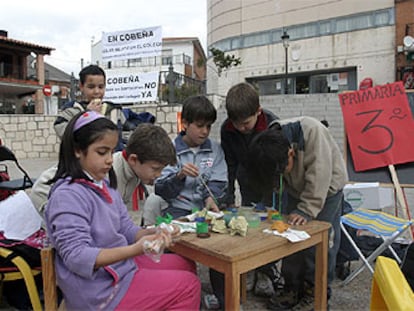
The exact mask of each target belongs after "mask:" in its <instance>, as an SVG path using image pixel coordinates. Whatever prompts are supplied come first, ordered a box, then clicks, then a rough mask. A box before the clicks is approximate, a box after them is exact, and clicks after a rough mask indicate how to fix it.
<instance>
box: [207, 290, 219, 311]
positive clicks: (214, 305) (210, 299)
mask: <svg viewBox="0 0 414 311" xmlns="http://www.w3.org/2000/svg"><path fill="white" fill-rule="evenodd" d="M204 305H205V307H206V309H208V310H218V309H220V303H219V301H218V299H217V297H216V296H215V295H214V294H207V295H204Z"/></svg>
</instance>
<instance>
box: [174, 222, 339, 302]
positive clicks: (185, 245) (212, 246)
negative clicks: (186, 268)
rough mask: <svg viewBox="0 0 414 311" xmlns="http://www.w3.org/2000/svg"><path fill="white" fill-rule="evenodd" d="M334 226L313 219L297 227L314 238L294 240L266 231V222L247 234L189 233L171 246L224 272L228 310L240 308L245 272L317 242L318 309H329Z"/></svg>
mask: <svg viewBox="0 0 414 311" xmlns="http://www.w3.org/2000/svg"><path fill="white" fill-rule="evenodd" d="M330 226H331V225H330V224H329V223H326V222H321V221H311V222H309V223H308V224H306V225H304V226H299V227H296V228H298V229H300V230H305V231H306V232H307V233H308V234H309V235H310V236H311V238H309V239H307V240H305V241H302V242H298V243H291V242H289V241H288V240H287V239H285V238H281V237H277V236H274V235H270V234H265V233H263V232H262V230H263V229H264V228H268V227H269V224H268V223H266V222H262V223H261V225H260V227H259V228H249V230H248V233H247V235H246V236H245V237H242V236H239V235H236V236H231V235H229V234H219V233H212V234H211V237H210V238H207V239H200V238H198V237H197V236H196V234H193V233H186V234H184V235H183V236H182V237H181V239H180V240H179V241H178V242H176V243H175V245H174V246H172V247H170V249H171V250H172V251H173V252H175V253H177V254H180V255H182V256H183V257H187V258H189V259H192V260H194V261H197V262H199V263H201V264H203V265H206V266H208V267H210V268H213V269H214V270H217V271H219V272H222V273H224V275H225V278H224V279H225V286H224V287H225V300H226V305H225V310H239V308H240V291H241V288H240V277H241V275H242V274H244V273H246V272H248V271H250V270H253V269H255V268H257V267H260V266H263V265H265V264H267V263H270V262H273V261H276V260H278V259H280V258H283V257H286V256H288V255H291V254H293V253H296V252H299V251H301V250H303V249H306V248H309V247H311V246H314V245H315V246H316V255H315V310H326V309H327V285H328V281H327V276H328V230H329V228H330Z"/></svg>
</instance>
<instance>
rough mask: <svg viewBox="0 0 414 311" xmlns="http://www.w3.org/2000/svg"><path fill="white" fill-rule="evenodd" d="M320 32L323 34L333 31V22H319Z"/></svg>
mask: <svg viewBox="0 0 414 311" xmlns="http://www.w3.org/2000/svg"><path fill="white" fill-rule="evenodd" d="M319 33H320V35H321V36H323V35H328V34H331V33H332V23H331V22H330V21H324V22H320V23H319Z"/></svg>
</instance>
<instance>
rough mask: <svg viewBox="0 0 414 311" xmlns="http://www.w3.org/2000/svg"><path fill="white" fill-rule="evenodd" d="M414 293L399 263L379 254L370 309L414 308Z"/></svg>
mask: <svg viewBox="0 0 414 311" xmlns="http://www.w3.org/2000/svg"><path fill="white" fill-rule="evenodd" d="M413 306H414V293H413V291H412V290H411V287H410V285H408V283H407V280H406V279H405V277H404V274H402V272H401V270H400V268H399V267H398V265H397V263H396V262H395V261H394V260H392V259H391V258H387V257H383V256H379V257H378V259H377V262H376V264H375V272H374V277H373V279H372V288H371V303H370V310H371V311H378V310H390V311H392V310H400V311H405V310H407V311H408V310H412V309H413Z"/></svg>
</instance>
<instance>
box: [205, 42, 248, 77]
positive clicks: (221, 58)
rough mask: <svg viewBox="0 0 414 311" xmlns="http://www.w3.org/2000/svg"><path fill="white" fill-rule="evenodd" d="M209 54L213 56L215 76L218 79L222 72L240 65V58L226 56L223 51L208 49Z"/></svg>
mask: <svg viewBox="0 0 414 311" xmlns="http://www.w3.org/2000/svg"><path fill="white" fill-rule="evenodd" d="M210 52H211V54H212V55H213V62H214V64H215V65H216V67H217V74H218V76H219V77H220V75H221V73H222V71H223V70H228V69H230V68H231V67H237V66H238V65H240V64H241V59H240V57H237V58H236V56H234V55H233V54H232V55H226V54H225V53H224V52H223V51H221V50H219V49H216V48H214V47H213V48H211V49H210Z"/></svg>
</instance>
